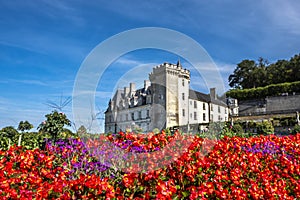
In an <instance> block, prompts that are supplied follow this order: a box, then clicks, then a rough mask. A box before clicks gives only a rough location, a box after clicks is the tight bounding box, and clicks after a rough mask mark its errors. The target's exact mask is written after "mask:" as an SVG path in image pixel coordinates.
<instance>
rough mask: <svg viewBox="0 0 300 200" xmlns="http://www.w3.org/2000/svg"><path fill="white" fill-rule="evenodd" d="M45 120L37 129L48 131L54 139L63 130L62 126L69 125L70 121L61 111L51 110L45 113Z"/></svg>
mask: <svg viewBox="0 0 300 200" xmlns="http://www.w3.org/2000/svg"><path fill="white" fill-rule="evenodd" d="M45 117H46V121H44V122H42V123H41V124H40V125H39V127H38V130H39V131H40V132H44V133H49V134H50V135H51V136H52V138H54V140H55V141H56V139H57V136H58V135H59V134H61V133H62V132H64V131H65V129H64V126H65V125H66V126H71V121H70V120H69V119H68V118H67V116H66V115H65V114H64V113H62V112H60V113H59V112H57V111H53V112H52V113H50V114H47V115H45Z"/></svg>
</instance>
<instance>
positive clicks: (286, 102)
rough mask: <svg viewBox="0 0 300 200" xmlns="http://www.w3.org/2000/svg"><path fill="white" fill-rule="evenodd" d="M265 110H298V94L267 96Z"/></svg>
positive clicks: (299, 101) (299, 106)
mask: <svg viewBox="0 0 300 200" xmlns="http://www.w3.org/2000/svg"><path fill="white" fill-rule="evenodd" d="M266 110H267V112H278V111H281V110H283V111H289V110H291V111H293V110H294V111H300V95H291V96H277V97H267V98H266Z"/></svg>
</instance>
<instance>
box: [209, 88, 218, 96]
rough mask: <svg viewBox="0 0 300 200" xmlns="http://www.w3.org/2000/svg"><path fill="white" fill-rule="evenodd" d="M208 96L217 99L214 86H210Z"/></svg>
mask: <svg viewBox="0 0 300 200" xmlns="http://www.w3.org/2000/svg"><path fill="white" fill-rule="evenodd" d="M210 98H211V99H217V93H216V88H210Z"/></svg>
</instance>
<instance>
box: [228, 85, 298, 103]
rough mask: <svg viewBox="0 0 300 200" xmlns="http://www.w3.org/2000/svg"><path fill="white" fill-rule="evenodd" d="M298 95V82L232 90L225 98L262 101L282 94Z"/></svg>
mask: <svg viewBox="0 0 300 200" xmlns="http://www.w3.org/2000/svg"><path fill="white" fill-rule="evenodd" d="M294 92H296V93H300V81H297V82H292V83H279V84H272V85H268V86H265V87H258V88H251V89H232V90H229V91H228V92H226V96H227V97H232V98H235V99H238V100H240V101H241V100H249V99H264V98H265V97H267V96H279V95H281V94H283V93H288V94H293V93H294Z"/></svg>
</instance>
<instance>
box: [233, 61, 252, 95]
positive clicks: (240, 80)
mask: <svg viewBox="0 0 300 200" xmlns="http://www.w3.org/2000/svg"><path fill="white" fill-rule="evenodd" d="M255 68H256V63H255V61H253V60H243V61H242V62H240V63H239V64H238V65H237V67H236V69H235V70H234V72H233V74H231V75H230V76H229V78H228V81H229V86H230V87H234V88H239V89H245V88H252V87H253V81H254V80H253V78H254V77H253V71H254V70H255Z"/></svg>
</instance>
